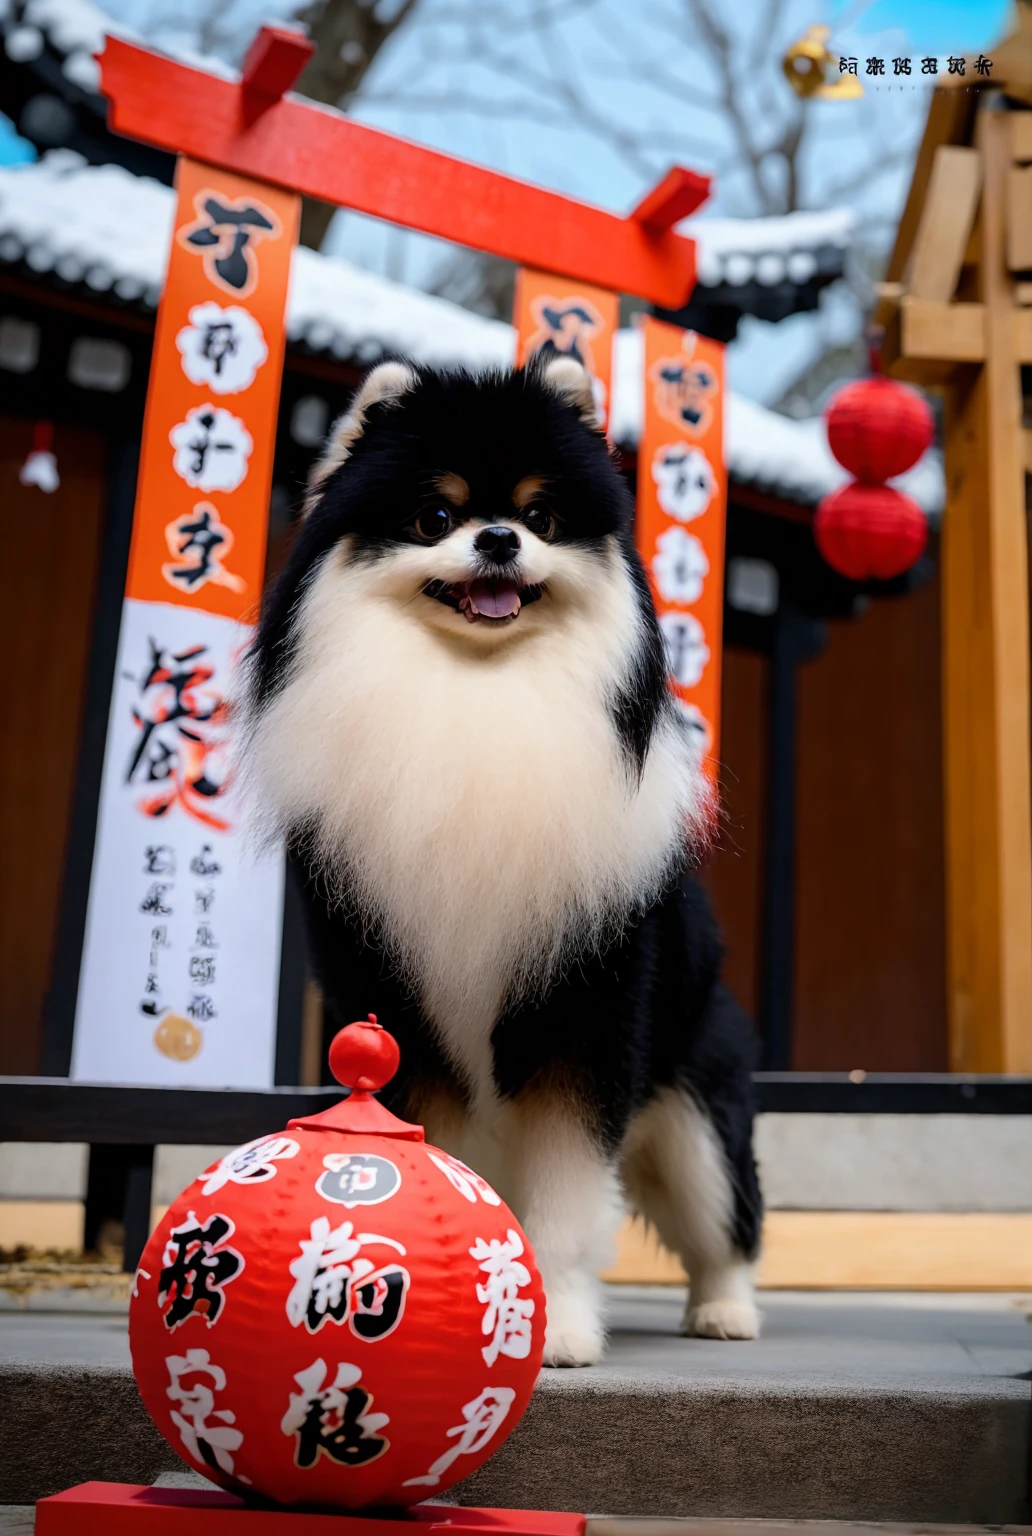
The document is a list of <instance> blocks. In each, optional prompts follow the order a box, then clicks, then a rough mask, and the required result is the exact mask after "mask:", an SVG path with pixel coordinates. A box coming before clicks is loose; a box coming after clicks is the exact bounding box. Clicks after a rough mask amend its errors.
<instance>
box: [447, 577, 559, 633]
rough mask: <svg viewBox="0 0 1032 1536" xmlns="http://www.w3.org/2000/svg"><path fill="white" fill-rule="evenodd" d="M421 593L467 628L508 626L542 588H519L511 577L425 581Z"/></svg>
mask: <svg viewBox="0 0 1032 1536" xmlns="http://www.w3.org/2000/svg"><path fill="white" fill-rule="evenodd" d="M423 591H424V592H425V593H426V595H427V597H433V598H435V599H436V600H437V602H439V603H444V605H445V607H447V608H454V609H455V611H456V613H461V614H462V616H463V618H465V619H467V620H468V622H469V623H470V624H482V623H487V624H510V623H511V622H512V620H513V619H518V618H519V616H520V609H521V608H523V607H525V606H526V604H527V603H536V602H537V600H538V598H539V597H540V596H541V594H542V592H543V591H544V587H542V586H529V587H521V586H520V584H519V582H518V581H515V580H514V579H513V578H512V577H511V576H478V577H476V579H475V580H473V581H428V582H427V584H426V586H425V587H424V588H423Z"/></svg>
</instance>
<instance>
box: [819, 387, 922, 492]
mask: <svg viewBox="0 0 1032 1536" xmlns="http://www.w3.org/2000/svg"><path fill="white" fill-rule="evenodd" d="M824 419H825V423H826V425H827V429H828V446H829V447H830V448H831V451H832V453H833V454H834V455H835V457H836V459H838V461H839V463H840V464H841V465H842V466H843V468H845V469H848V470H849V473H850V474H851V475H854V476H855V477H856V479H857V480H859V481H861V482H862V483H863V484H865V485H879V484H881V483H882V482H883V481H885V480H892V479H893V478H894V477H895V476H896V475H902V474H904V473H905V472H906V471H907V470H908V469H910V468H912V466H913V465H915V464H916V463H917V461H918V459H919V458H920V457H921V455H922V454H923V453H924V452H925V450H926V449H927V448H929V447H930V446H931V444H932V440H933V438H934V437H935V423H934V420H933V418H932V413H931V410H930V408H929V406H928V402H927V401H926V400H925V399H924V398H923V397H922V396H921V395H919V394H918V393H917V391H916V390H913V389H908V387H907V386H906V385H905V384H898V383H897V382H896V380H895V379H887V378H885V377H884V376H883V375H880V374H875V375H874V377H873V378H869V379H858V380H857V382H856V383H854V384H847V385H846V386H845V388H844V389H840V390H839V392H838V394H837V395H836V396H835V398H834V399H833V400H832V401H831V402H830V404H829V405H828V407H827V409H826V411H825V413H824Z"/></svg>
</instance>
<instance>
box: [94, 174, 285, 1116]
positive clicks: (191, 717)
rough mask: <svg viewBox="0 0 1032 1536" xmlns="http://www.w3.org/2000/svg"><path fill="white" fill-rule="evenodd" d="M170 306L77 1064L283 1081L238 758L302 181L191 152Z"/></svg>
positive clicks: (264, 900) (97, 1074)
mask: <svg viewBox="0 0 1032 1536" xmlns="http://www.w3.org/2000/svg"><path fill="white" fill-rule="evenodd" d="M176 191H177V206H176V213H175V222H174V224H173V230H172V241H171V248H170V252H169V266H168V276H167V279H166V283H165V291H164V293H163V295H162V299H161V304H160V306H159V309H158V322H157V330H156V334H155V341H154V353H153V358H152V361H151V371H150V382H149V387H148V391H147V408H146V413H145V417H144V431H143V445H142V451H141V458H140V473H139V480H138V484H137V494H136V505H135V509H134V513H133V533H132V545H131V549H130V555H129V570H128V575H127V578H126V589H125V600H124V602H123V604H122V621H121V626H120V630H119V639H118V659H117V663H116V668H115V679H114V687H113V690H112V696H111V710H110V715H109V720H108V732H107V744H106V750H105V755H104V772H103V778H102V781H101V791H100V804H99V807H98V816H97V837H96V844H95V848H94V856H93V870H92V875H91V879H90V897H89V907H88V910H87V918H86V933H85V938H84V943H83V954H82V965H81V969H80V975H79V993H78V999H77V1007H76V1018H75V1032H74V1036H73V1041H72V1068H71V1070H72V1077H73V1078H75V1079H78V1080H80V1081H91V1082H108V1083H139V1084H144V1085H151V1086H162V1087H226V1086H233V1087H239V1088H251V1087H253V1088H267V1087H270V1086H271V1084H272V1079H273V1070H274V1061H275V1046H276V1023H277V1011H278V988H279V958H280V941H281V936H282V910H283V863H282V860H281V859H275V858H266V859H261V858H259V857H257V855H256V853H255V850H254V848H253V847H252V846H251V845H250V843H249V841H248V836H247V804H246V794H245V792H244V789H243V786H242V785H241V784H240V782H239V780H238V778H237V776H236V774H235V773H234V771H233V754H234V748H235V739H236V735H237V726H236V721H235V719H234V715H233V707H232V698H233V692H234V681H233V678H234V668H235V667H236V664H237V662H238V660H239V657H240V655H241V653H242V652H243V650H244V649H245V648H246V646H247V644H248V641H249V639H250V635H251V629H250V624H251V623H252V622H253V621H254V620H255V619H256V618H257V615H258V607H259V599H260V596H261V588H262V578H263V575H264V567H265V540H266V529H267V523H268V507H269V491H270V485H271V480H272V460H273V452H274V449H275V442H276V418H277V414H278V407H279V393H280V381H281V377H282V371H283V351H284V345H285V311H286V302H287V288H288V283H289V277H290V261H291V254H292V251H293V247H294V241H295V238H296V233H297V223H298V203H299V200H298V198H297V197H296V195H294V194H293V193H289V192H283V191H281V190H279V189H278V188H275V187H271V186H267V185H265V184H264V183H263V182H259V181H253V180H250V179H248V178H246V177H242V176H237V175H233V174H231V173H230V172H227V171H223V170H217V169H214V168H212V167H211V166H206V165H200V164H197V163H196V162H194V161H191V160H181V161H180V162H179V166H178V169H177V175H176Z"/></svg>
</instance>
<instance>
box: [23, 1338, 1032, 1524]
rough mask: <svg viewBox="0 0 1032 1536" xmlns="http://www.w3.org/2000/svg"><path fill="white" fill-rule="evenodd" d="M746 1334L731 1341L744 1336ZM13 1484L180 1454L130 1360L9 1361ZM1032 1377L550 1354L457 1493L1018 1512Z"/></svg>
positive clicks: (902, 1515)
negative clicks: (715, 1365) (768, 1370)
mask: <svg viewBox="0 0 1032 1536" xmlns="http://www.w3.org/2000/svg"><path fill="white" fill-rule="evenodd" d="M728 1347H732V1346H728ZM0 1399H2V1401H3V1404H4V1451H3V1456H2V1459H0V1502H8V1503H12V1504H26V1503H30V1502H32V1501H33V1500H35V1499H37V1498H40V1497H42V1496H43V1495H45V1494H49V1493H55V1492H57V1491H59V1490H60V1489H62V1488H67V1487H69V1486H71V1485H72V1484H74V1483H77V1482H83V1481H85V1480H86V1479H88V1478H103V1479H113V1480H122V1481H126V1482H141V1483H145V1482H152V1481H153V1480H154V1479H155V1478H156V1477H158V1476H159V1475H160V1474H161V1473H167V1472H171V1471H174V1470H176V1469H178V1468H181V1467H182V1463H181V1462H180V1461H179V1459H178V1458H177V1456H176V1455H175V1453H174V1452H173V1451H172V1449H171V1448H170V1447H169V1446H168V1445H167V1444H166V1442H165V1441H164V1440H163V1439H162V1438H161V1436H160V1435H159V1434H158V1432H157V1430H156V1429H155V1428H154V1426H153V1424H152V1423H151V1421H150V1419H149V1418H148V1416H147V1414H146V1412H145V1410H144V1408H143V1405H142V1403H141V1402H140V1399H139V1397H138V1395H137V1392H136V1386H135V1383H134V1382H133V1379H132V1376H131V1374H130V1373H129V1371H128V1370H126V1369H124V1368H122V1367H111V1366H108V1367H105V1366H27V1365H13V1366H7V1367H6V1368H4V1369H3V1371H2V1372H0ZM1030 1422H1032V1415H1030V1406H1029V1386H1028V1383H1027V1382H1024V1381H1019V1380H1008V1379H1002V1380H993V1379H988V1380H987V1379H985V1378H976V1379H972V1380H969V1381H964V1382H958V1380H957V1379H956V1378H955V1377H951V1376H946V1377H943V1378H942V1379H941V1380H940V1381H938V1382H936V1381H929V1380H927V1379H926V1380H924V1381H923V1382H922V1383H921V1385H920V1386H917V1387H915V1386H907V1385H905V1384H904V1383H902V1382H899V1381H897V1382H895V1383H892V1384H886V1383H878V1382H865V1383H860V1384H859V1385H856V1384H847V1383H845V1382H843V1383H840V1384H838V1385H837V1386H835V1385H831V1384H829V1383H828V1381H827V1380H826V1379H824V1378H821V1377H817V1376H814V1377H807V1376H802V1377H799V1378H798V1379H796V1380H793V1381H790V1382H786V1381H785V1380H784V1378H782V1377H780V1376H774V1375H766V1376H750V1377H748V1378H745V1377H743V1376H742V1375H741V1374H738V1375H736V1376H735V1377H733V1378H729V1377H727V1376H717V1375H715V1374H713V1373H711V1372H702V1373H700V1374H698V1375H696V1376H693V1377H691V1378H689V1379H685V1378H680V1377H676V1376H674V1375H667V1376H665V1377H664V1376H657V1375H656V1374H654V1373H648V1374H646V1373H642V1374H639V1375H628V1374H626V1373H625V1372H622V1371H618V1370H614V1369H612V1368H607V1367H600V1368H598V1369H596V1370H594V1371H591V1372H587V1371H577V1372H555V1373H553V1372H547V1373H545V1374H544V1375H543V1378H542V1381H541V1384H540V1386H539V1388H538V1391H537V1392H536V1394H535V1396H534V1398H533V1401H532V1403H531V1407H530V1409H529V1410H528V1412H527V1414H526V1416H525V1417H524V1419H523V1421H522V1423H521V1424H520V1425H519V1427H518V1429H517V1430H516V1431H515V1433H514V1434H513V1435H512V1437H511V1439H510V1440H509V1441H507V1442H506V1444H505V1445H504V1446H503V1448H502V1449H501V1450H500V1451H499V1453H498V1454H497V1456H495V1457H494V1458H493V1459H492V1460H491V1461H490V1462H488V1464H487V1465H486V1466H485V1467H484V1468H482V1469H481V1471H480V1472H478V1473H476V1474H475V1475H474V1476H473V1477H472V1478H470V1479H469V1480H468V1481H467V1482H465V1483H462V1484H460V1485H459V1487H458V1488H457V1489H455V1490H453V1491H452V1492H451V1493H450V1494H449V1498H451V1499H454V1500H456V1501H457V1502H461V1503H469V1504H487V1505H501V1506H509V1507H513V1506H515V1507H523V1508H536V1509H574V1510H583V1511H587V1512H597V1513H604V1514H612V1515H636V1516H643V1515H653V1516H655V1515H695V1516H709V1517H713V1518H743V1517H766V1518H768V1519H770V1518H783V1519H832V1520H895V1521H935V1520H938V1521H943V1522H949V1523H962V1522H973V1523H983V1524H1005V1523H1008V1522H1019V1521H1021V1520H1022V1519H1023V1518H1026V1517H1027V1513H1028V1508H1027V1505H1026V1503H1025V1493H1026V1480H1027V1459H1028V1445H1029V1430H1030Z"/></svg>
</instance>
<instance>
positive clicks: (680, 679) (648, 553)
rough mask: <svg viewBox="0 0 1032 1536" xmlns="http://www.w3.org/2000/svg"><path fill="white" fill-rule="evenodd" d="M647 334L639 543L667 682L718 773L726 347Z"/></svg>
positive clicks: (674, 332) (648, 327) (647, 324)
mask: <svg viewBox="0 0 1032 1536" xmlns="http://www.w3.org/2000/svg"><path fill="white" fill-rule="evenodd" d="M643 329H644V352H645V368H644V389H645V417H644V423H643V428H642V434H641V441H640V443H639V445H638V502H637V513H636V538H637V544H638V550H639V552H640V554H641V557H642V560H643V561H644V564H645V569H646V571H647V572H648V577H649V582H650V583H651V586H652V595H653V597H654V599H655V602H656V609H657V611H658V613H659V623H660V628H661V629H662V631H663V641H664V644H665V645H666V651H667V659H668V662H669V666H670V676H671V681H672V684H673V687H674V690H675V692H676V694H677V696H678V698H679V699H680V700H681V703H682V705H683V707H684V708H685V710H686V712H687V713H688V715H689V717H690V719H691V720H692V721H693V723H694V724H695V725H696V727H697V729H698V731H699V733H700V737H701V741H700V745H701V746H702V748H703V751H704V752H705V753H706V756H707V759H708V763H709V768H710V771H711V773H713V774H714V775H715V774H716V764H717V753H718V740H719V730H720V653H721V638H722V636H721V632H722V625H723V614H724V527H725V521H726V516H727V471H726V469H725V466H724V348H723V346H722V345H721V343H720V342H717V341H711V340H710V339H709V338H708V337H706V336H699V335H697V334H696V333H695V332H694V331H684V330H682V329H681V328H680V327H679V326H676V325H668V324H666V323H665V322H664V321H660V320H652V319H646V320H645V321H644V323H643Z"/></svg>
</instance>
